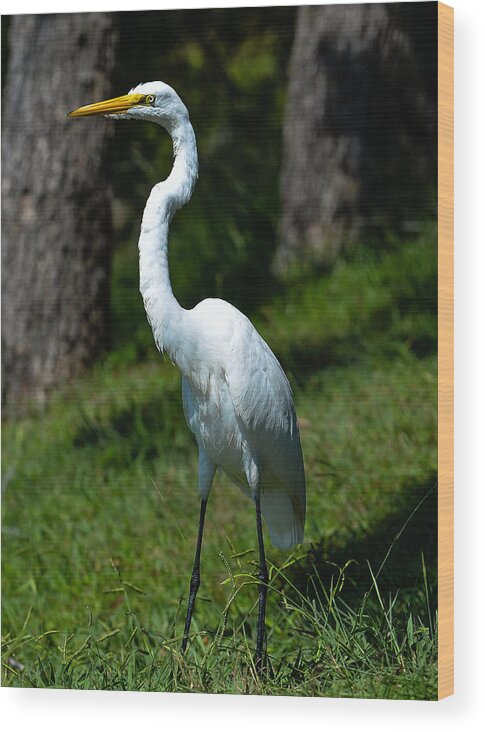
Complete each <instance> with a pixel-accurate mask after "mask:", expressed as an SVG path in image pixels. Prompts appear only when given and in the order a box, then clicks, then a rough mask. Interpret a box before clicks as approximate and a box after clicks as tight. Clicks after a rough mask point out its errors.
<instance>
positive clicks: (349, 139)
mask: <svg viewBox="0 0 485 732" xmlns="http://www.w3.org/2000/svg"><path fill="white" fill-rule="evenodd" d="M436 22H437V16H436V3H396V4H385V3H382V4H381V3H376V4H368V5H323V6H301V7H300V8H299V9H298V15H297V26H296V33H295V40H294V44H293V49H292V55H291V60H290V69H289V74H290V78H289V89H288V99H287V106H286V112H285V119H284V131H283V145H284V150H283V166H282V174H281V198H282V211H283V213H282V219H281V227H280V245H279V249H278V251H277V257H276V262H275V268H276V270H277V271H278V272H279V273H285V272H287V271H288V270H289V269H291V267H292V266H293V264H295V263H299V264H300V265H302V264H303V265H305V263H308V264H310V265H311V266H315V265H317V266H321V267H322V268H330V267H332V265H333V264H334V262H335V260H336V258H337V256H338V254H339V253H340V251H341V250H342V247H345V246H353V245H355V243H356V242H360V243H363V242H365V241H366V239H369V238H370V237H375V235H376V234H375V232H376V231H378V230H381V231H382V230H383V229H384V228H385V227H390V228H391V229H400V228H401V229H402V228H403V227H406V226H408V227H409V228H412V227H413V225H414V223H415V222H416V220H419V219H423V217H424V218H425V217H426V216H427V215H429V212H427V211H426V210H425V209H426V206H429V199H430V195H429V192H430V186H433V184H434V183H435V179H436V152H437V150H436V80H437V69H436V48H437V46H436Z"/></svg>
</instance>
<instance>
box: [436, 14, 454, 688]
mask: <svg viewBox="0 0 485 732" xmlns="http://www.w3.org/2000/svg"><path fill="white" fill-rule="evenodd" d="M453 314H454V308H453V8H451V7H449V6H448V5H443V3H440V2H439V3H438V699H443V698H444V697H446V696H450V694H453V691H454V668H453V663H454V636H453V630H454V628H453V612H454V607H453V590H454V583H453V466H454V460H453Z"/></svg>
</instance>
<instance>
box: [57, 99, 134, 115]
mask: <svg viewBox="0 0 485 732" xmlns="http://www.w3.org/2000/svg"><path fill="white" fill-rule="evenodd" d="M145 96H146V95H145V94H125V95H124V96H122V97H114V99H106V101H104V102H96V103H95V104H87V105H86V106H85V107H78V108H77V109H74V110H73V111H72V112H69V114H68V115H67V116H68V117H92V116H93V115H95V114H121V113H122V112H126V111H127V110H128V109H131V108H132V107H135V106H136V105H137V104H140V103H141V102H143V100H144V99H145Z"/></svg>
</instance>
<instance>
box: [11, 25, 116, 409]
mask: <svg viewBox="0 0 485 732" xmlns="http://www.w3.org/2000/svg"><path fill="white" fill-rule="evenodd" d="M9 48H10V53H9V62H8V71H7V78H6V84H5V89H4V93H3V110H4V119H3V123H4V126H3V136H2V137H3V140H2V157H3V172H2V194H3V196H2V240H3V245H2V289H3V298H2V300H3V307H2V365H3V385H2V397H3V400H4V404H5V405H6V408H7V410H8V412H10V413H12V412H13V413H15V412H17V411H19V409H20V408H21V407H22V406H25V404H26V402H31V401H35V402H39V401H40V402H42V401H43V400H44V399H45V397H46V395H47V394H48V392H49V389H50V388H51V387H53V386H54V385H58V384H59V382H61V381H63V380H65V379H68V378H70V377H73V376H75V375H77V374H79V373H80V372H81V371H82V370H83V369H84V368H86V367H87V366H89V365H90V364H92V363H93V361H94V360H95V359H96V358H97V357H98V356H99V355H100V353H101V352H102V351H103V350H104V348H105V347H106V344H107V337H108V318H109V267H110V243H111V239H112V237H111V213H110V201H109V196H108V194H107V187H106V180H105V162H106V160H105V154H106V147H107V138H108V134H109V131H108V123H107V122H106V120H104V119H92V120H68V119H67V118H66V113H67V112H68V111H70V110H71V109H73V108H75V107H76V106H79V105H80V104H84V103H88V102H90V101H96V100H99V99H103V98H106V97H108V96H109V95H110V93H111V88H110V77H111V73H112V70H113V66H114V60H115V48H116V33H115V32H114V31H113V27H112V22H111V17H110V15H109V14H105V13H86V14H72V15H71V14H70V15H67V14H66V15H63V14H61V15H23V16H14V17H13V18H12V20H11V26H10V31H9Z"/></svg>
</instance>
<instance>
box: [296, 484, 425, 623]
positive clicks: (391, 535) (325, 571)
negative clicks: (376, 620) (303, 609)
mask: <svg viewBox="0 0 485 732" xmlns="http://www.w3.org/2000/svg"><path fill="white" fill-rule="evenodd" d="M404 494H405V496H406V499H405V500H404V501H403V502H402V504H401V505H400V506H399V507H398V508H396V510H395V511H394V512H393V513H391V514H389V515H388V516H387V517H386V518H385V519H384V520H383V521H382V522H380V523H379V524H378V525H377V526H376V527H375V529H374V530H373V531H372V533H370V534H368V535H367V536H365V537H363V538H360V539H356V540H355V541H351V542H348V543H347V544H346V545H345V546H344V547H342V548H332V546H330V545H329V544H328V542H325V539H322V541H321V542H319V543H318V544H314V545H312V546H311V548H310V550H309V551H308V553H307V554H306V556H305V557H304V558H303V559H302V560H301V561H300V562H299V563H298V564H297V565H294V567H293V569H292V570H290V571H289V572H288V574H289V576H290V578H291V581H292V582H293V583H294V585H295V586H296V587H297V589H298V590H299V591H301V592H302V593H303V594H305V595H312V594H313V593H314V592H315V585H317V586H318V585H319V584H321V585H323V587H324V588H327V590H329V589H330V587H332V586H335V585H336V583H337V581H338V579H339V574H340V569H341V568H343V567H344V566H345V565H347V563H349V562H350V563H349V564H348V566H347V567H346V569H345V581H344V584H343V586H342V589H341V591H340V593H339V596H340V598H341V599H343V600H345V601H346V602H348V603H349V604H352V605H353V604H355V602H357V601H358V599H359V598H362V597H363V595H364V594H365V593H366V592H368V591H369V590H370V589H371V588H372V576H371V572H370V570H369V565H370V567H371V568H372V573H373V574H374V576H375V577H376V580H377V585H378V587H379V592H380V594H381V597H383V598H385V601H386V600H387V599H388V598H389V595H393V596H394V595H395V594H396V593H397V592H399V596H400V597H401V599H402V600H403V602H404V603H405V604H406V605H407V606H408V608H409V610H413V611H417V612H421V611H423V610H424V607H425V602H426V598H425V590H424V587H425V583H424V577H423V561H424V565H425V571H426V577H427V583H428V588H429V592H430V595H429V601H430V608H431V612H433V613H434V612H435V610H436V607H437V595H436V587H437V557H438V547H437V540H438V504H437V499H438V488H437V481H436V478H435V476H433V477H432V478H431V479H430V481H429V482H428V483H427V484H426V485H421V486H413V487H411V488H407V489H406V490H405V491H404ZM315 579H317V582H316V583H315Z"/></svg>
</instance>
